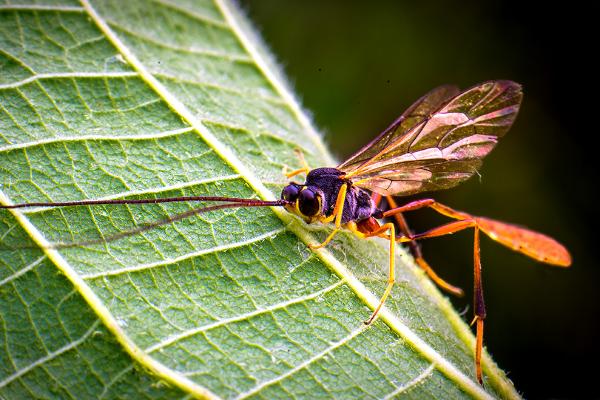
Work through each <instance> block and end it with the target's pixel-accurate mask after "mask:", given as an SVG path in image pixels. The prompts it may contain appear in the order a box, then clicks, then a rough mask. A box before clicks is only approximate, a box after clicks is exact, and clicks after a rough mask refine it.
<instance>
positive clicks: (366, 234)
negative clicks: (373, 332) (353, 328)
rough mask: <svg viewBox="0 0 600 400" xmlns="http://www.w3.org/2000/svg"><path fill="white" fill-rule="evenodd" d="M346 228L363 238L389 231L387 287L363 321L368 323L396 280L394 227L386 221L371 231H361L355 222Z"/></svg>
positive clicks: (374, 316)
mask: <svg viewBox="0 0 600 400" xmlns="http://www.w3.org/2000/svg"><path fill="white" fill-rule="evenodd" d="M348 228H349V229H350V230H351V231H353V232H354V233H356V234H357V235H358V236H360V237H364V238H368V237H373V236H380V235H381V234H383V233H385V232H386V231H389V232H390V233H389V239H390V264H389V273H388V282H387V287H386V288H385V291H384V292H383V296H381V300H379V304H378V305H377V308H375V311H373V314H371V316H370V317H369V319H368V320H366V321H365V325H370V324H371V323H372V322H373V320H374V319H375V318H376V317H377V314H379V310H381V307H383V304H384V303H385V301H386V300H387V298H388V296H389V295H390V293H391V291H392V288H393V287H394V282H396V247H395V244H396V227H395V225H394V224H393V223H392V222H388V223H387V224H383V225H381V226H380V227H379V228H377V229H376V230H374V231H372V232H361V231H359V230H357V229H356V225H355V224H348ZM386 237H388V235H386Z"/></svg>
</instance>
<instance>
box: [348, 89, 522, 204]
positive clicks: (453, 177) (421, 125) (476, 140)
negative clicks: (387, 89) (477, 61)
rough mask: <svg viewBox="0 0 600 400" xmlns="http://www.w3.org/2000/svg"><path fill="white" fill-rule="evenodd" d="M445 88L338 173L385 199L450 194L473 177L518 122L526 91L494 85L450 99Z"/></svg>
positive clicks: (412, 109)
mask: <svg viewBox="0 0 600 400" xmlns="http://www.w3.org/2000/svg"><path fill="white" fill-rule="evenodd" d="M443 88H446V87H442V88H438V89H436V90H434V91H433V92H431V93H430V94H428V95H426V96H425V97H423V98H421V99H420V100H419V101H418V102H417V103H415V105H413V106H412V107H411V108H410V109H409V111H407V112H406V113H404V114H403V116H401V117H400V118H399V119H398V120H397V121H396V122H394V124H392V126H391V127H390V128H388V129H387V130H386V131H384V132H383V133H382V134H381V135H380V136H379V137H378V138H377V139H375V140H374V141H373V142H372V143H371V144H369V145H368V146H366V147H365V148H363V149H362V150H361V151H359V152H358V153H357V154H356V155H354V156H353V157H352V158H350V159H349V160H348V161H346V162H344V163H343V164H341V165H340V166H338V169H340V170H342V171H344V172H345V173H346V177H347V178H349V179H351V180H352V182H353V183H354V184H356V185H357V186H360V187H362V188H365V189H369V190H372V191H374V192H377V193H380V194H383V195H408V194H413V193H417V192H423V191H431V190H439V189H446V188H450V187H452V186H455V185H457V184H458V183H460V182H462V181H464V180H466V179H468V178H469V177H471V176H472V175H473V174H474V173H475V172H476V171H477V169H478V168H479V167H480V166H481V162H482V159H483V157H485V156H486V155H487V154H488V153H489V152H490V151H491V150H492V149H493V148H494V146H495V145H496V143H497V141H498V138H500V137H502V136H503V135H504V134H505V133H506V132H507V131H508V129H509V128H510V126H511V125H512V123H513V121H514V120H515V117H516V116H517V112H518V111H519V106H520V104H521V99H522V92H521V86H520V85H519V84H517V83H515V82H511V81H490V82H485V83H482V84H480V85H477V86H474V87H472V88H470V89H467V90H465V91H464V92H462V93H460V94H457V95H455V96H454V97H452V98H450V99H449V100H448V99H445V100H444V99H443V96H444V91H443V90H442V89H443ZM438 91H440V92H439V95H436V93H438ZM445 93H449V92H445ZM431 95H434V96H433V97H432V101H429V96H431ZM436 96H438V97H437V98H435V97H436ZM436 105H437V107H435V106H436ZM423 111H426V112H427V115H424V116H423Z"/></svg>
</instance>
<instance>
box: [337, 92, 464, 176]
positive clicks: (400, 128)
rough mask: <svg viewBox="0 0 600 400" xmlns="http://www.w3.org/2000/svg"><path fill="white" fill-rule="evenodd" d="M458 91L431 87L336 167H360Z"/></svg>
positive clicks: (346, 168)
mask: <svg viewBox="0 0 600 400" xmlns="http://www.w3.org/2000/svg"><path fill="white" fill-rule="evenodd" d="M458 93H459V90H458V87H456V86H454V85H444V86H440V87H437V88H435V89H433V90H432V91H430V92H429V93H427V94H426V95H424V96H423V97H421V98H420V99H419V100H417V101H416V102H414V103H413V105H411V106H410V107H409V108H408V109H407V110H406V111H404V113H403V114H402V115H401V116H400V117H398V118H397V119H396V120H395V121H394V122H393V123H392V124H391V125H390V126H389V127H387V129H386V130H384V131H383V132H381V133H380V134H379V136H377V137H376V138H375V139H373V141H371V142H370V143H369V144H367V145H366V146H364V147H363V148H362V149H360V150H359V151H357V152H356V153H355V154H354V155H352V156H351V157H350V158H349V159H347V160H346V161H344V162H343V163H342V164H340V165H338V166H337V169H339V170H341V171H344V172H346V173H347V174H350V173H352V172H353V171H356V170H358V169H360V167H361V166H362V165H364V164H365V162H368V161H369V160H371V159H372V158H374V157H377V155H378V154H379V153H381V152H382V151H385V149H386V148H388V147H389V146H390V145H391V144H392V143H393V142H394V141H395V140H396V139H397V138H398V137H399V136H401V135H403V134H404V133H406V132H408V131H409V130H410V129H411V128H413V127H414V126H416V125H418V124H419V123H421V122H423V121H424V120H426V119H427V118H429V117H430V116H431V114H432V113H433V112H435V111H436V110H438V109H439V108H440V107H441V106H442V105H444V103H446V102H447V101H448V100H449V99H451V98H452V97H454V96H456V95H457V94H458Z"/></svg>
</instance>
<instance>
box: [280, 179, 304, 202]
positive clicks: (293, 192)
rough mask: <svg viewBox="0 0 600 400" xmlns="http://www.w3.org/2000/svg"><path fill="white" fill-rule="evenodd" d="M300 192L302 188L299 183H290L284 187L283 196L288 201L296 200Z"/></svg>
mask: <svg viewBox="0 0 600 400" xmlns="http://www.w3.org/2000/svg"><path fill="white" fill-rule="evenodd" d="M298 193H300V188H299V187H298V185H296V184H293V183H290V184H289V185H287V186H286V187H284V188H283V191H282V192H281V198H282V199H284V200H287V201H296V199H297V198H298Z"/></svg>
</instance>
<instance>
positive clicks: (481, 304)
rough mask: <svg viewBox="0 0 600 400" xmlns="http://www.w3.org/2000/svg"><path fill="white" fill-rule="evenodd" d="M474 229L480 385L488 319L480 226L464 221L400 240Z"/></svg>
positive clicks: (475, 308)
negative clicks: (480, 249)
mask: <svg viewBox="0 0 600 400" xmlns="http://www.w3.org/2000/svg"><path fill="white" fill-rule="evenodd" d="M468 228H473V229H474V238H473V265H474V290H473V305H474V312H475V317H474V318H473V322H472V324H476V329H477V335H476V344H475V372H476V375H477V380H478V381H479V383H483V374H482V370H481V353H482V350H483V321H484V320H485V317H486V309H485V301H484V298H483V285H482V281H481V257H480V253H479V225H478V224H477V221H476V220H475V219H474V218H469V219H463V220H459V221H455V222H450V223H449V224H446V225H442V226H439V227H437V228H433V229H430V230H428V231H427V232H424V233H420V234H416V235H412V236H411V237H410V238H399V241H400V242H405V241H409V240H418V239H427V238H432V237H438V236H444V235H450V234H452V233H456V232H459V231H462V230H464V229H468Z"/></svg>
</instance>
